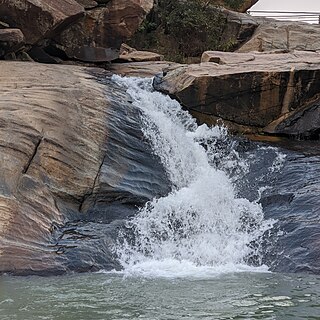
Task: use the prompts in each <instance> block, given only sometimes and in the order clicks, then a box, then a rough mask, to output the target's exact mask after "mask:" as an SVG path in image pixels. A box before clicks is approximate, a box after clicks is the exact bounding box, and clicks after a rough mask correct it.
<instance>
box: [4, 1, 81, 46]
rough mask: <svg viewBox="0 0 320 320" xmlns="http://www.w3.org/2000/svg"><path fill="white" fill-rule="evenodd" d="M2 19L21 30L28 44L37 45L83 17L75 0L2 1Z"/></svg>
mask: <svg viewBox="0 0 320 320" xmlns="http://www.w3.org/2000/svg"><path fill="white" fill-rule="evenodd" d="M0 12H1V19H2V20H3V21H4V22H6V23H8V24H9V25H10V26H13V27H15V28H19V29H21V31H22V32H23V34H24V36H25V38H26V43H28V44H35V43H36V42H37V41H39V40H40V39H43V38H44V37H49V36H53V35H55V34H57V33H58V32H59V31H60V30H61V29H62V28H65V27H66V26H68V25H69V24H71V23H73V22H74V21H76V20H77V19H78V18H79V17H80V16H82V15H83V13H84V9H83V7H82V6H81V5H79V4H78V3H77V2H76V1H74V0H55V1H52V0H42V1H38V0H0Z"/></svg>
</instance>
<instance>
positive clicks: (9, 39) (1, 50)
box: [0, 28, 25, 57]
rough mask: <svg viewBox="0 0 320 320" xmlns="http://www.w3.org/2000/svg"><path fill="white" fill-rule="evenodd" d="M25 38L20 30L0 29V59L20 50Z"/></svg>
mask: <svg viewBox="0 0 320 320" xmlns="http://www.w3.org/2000/svg"><path fill="white" fill-rule="evenodd" d="M24 44H25V38H24V35H23V33H22V32H21V30H20V29H10V28H7V29H0V57H1V56H6V55H7V54H10V53H14V52H16V51H18V50H20V49H21V48H22V47H23V46H24Z"/></svg>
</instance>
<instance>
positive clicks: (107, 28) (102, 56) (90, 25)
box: [56, 0, 153, 62]
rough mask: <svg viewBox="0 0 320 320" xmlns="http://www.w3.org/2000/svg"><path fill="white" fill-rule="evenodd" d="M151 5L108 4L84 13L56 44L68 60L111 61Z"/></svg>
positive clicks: (125, 1)
mask: <svg viewBox="0 0 320 320" xmlns="http://www.w3.org/2000/svg"><path fill="white" fill-rule="evenodd" d="M152 5H153V1H152V0H145V1H138V0H129V1H128V0H118V1H111V2H108V3H107V5H106V7H99V8H95V9H92V10H90V11H88V12H86V14H85V16H84V17H83V18H81V19H80V20H79V21H78V22H77V23H76V24H73V25H72V26H70V27H69V28H67V29H66V30H64V31H63V32H62V33H61V35H59V37H57V38H56V41H57V42H58V43H59V44H60V45H62V47H63V48H64V49H65V52H66V53H67V55H68V56H69V57H70V58H76V59H79V60H82V61H92V62H96V61H111V60H114V59H116V58H117V57H118V56H119V48H120V46H121V44H122V43H123V42H125V40H126V39H127V38H128V37H130V36H132V35H133V33H134V32H135V31H136V30H137V29H138V27H139V25H140V23H141V22H142V21H143V19H144V17H145V16H146V14H147V13H148V12H149V11H150V10H151V8H152ZM104 50H105V51H104ZM103 51H104V52H103Z"/></svg>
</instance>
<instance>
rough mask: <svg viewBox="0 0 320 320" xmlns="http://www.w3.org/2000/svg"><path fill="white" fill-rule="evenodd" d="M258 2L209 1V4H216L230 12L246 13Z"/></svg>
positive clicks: (252, 0)
mask: <svg viewBox="0 0 320 320" xmlns="http://www.w3.org/2000/svg"><path fill="white" fill-rule="evenodd" d="M258 1H259V0H242V1H227V0H213V1H210V3H213V4H218V5H221V6H223V7H225V8H228V9H231V10H235V11H239V12H246V11H247V10H248V9H250V8H251V7H252V6H253V5H254V4H256V3H257V2H258Z"/></svg>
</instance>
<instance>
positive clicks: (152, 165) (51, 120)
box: [0, 61, 168, 274]
mask: <svg viewBox="0 0 320 320" xmlns="http://www.w3.org/2000/svg"><path fill="white" fill-rule="evenodd" d="M30 70H32V72H30ZM97 72H101V71H98V70H97V69H92V68H91V69H90V68H84V67H76V66H68V68H66V66H62V65H44V64H37V63H25V62H7V61H2V62H1V61H0V73H1V77H0V87H1V90H2V94H1V97H0V124H1V126H0V146H1V148H0V163H1V173H0V207H1V210H0V248H1V250H0V274H1V273H3V272H9V273H14V274H32V273H40V274H49V273H61V272H65V271H67V270H74V271H88V270H97V269H99V268H106V269H113V268H118V267H119V266H118V265H117V264H116V263H115V261H114V260H113V259H112V252H111V245H112V241H113V240H114V237H115V234H116V232H117V228H119V226H120V225H121V219H123V218H125V217H128V216H129V215H132V214H134V213H135V212H136V210H137V206H139V205H143V204H144V203H145V202H146V201H147V200H149V199H151V198H153V197H154V196H160V195H161V194H163V193H165V192H168V190H167V185H166V177H165V173H164V171H163V169H162V167H161V166H160V165H159V164H158V161H157V158H155V157H154V156H152V155H151V150H150V147H149V146H148V145H147V143H146V142H145V141H144V140H143V138H142V137H143V135H142V132H141V130H140V129H139V123H138V122H139V121H140V115H139V112H138V111H137V110H135V109H134V108H133V106H132V104H130V103H129V102H128V101H129V97H128V96H127V95H126V94H125V93H124V92H122V91H121V90H120V89H119V87H117V86H115V85H112V83H111V82H110V83H106V84H105V85H104V84H103V83H102V80H99V82H98V81H97V80H96V77H95V76H94V75H93V74H95V73H97ZM105 77H106V74H105V73H103V74H101V79H103V78H105ZM145 172H148V175H147V176H146V175H145Z"/></svg>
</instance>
